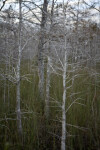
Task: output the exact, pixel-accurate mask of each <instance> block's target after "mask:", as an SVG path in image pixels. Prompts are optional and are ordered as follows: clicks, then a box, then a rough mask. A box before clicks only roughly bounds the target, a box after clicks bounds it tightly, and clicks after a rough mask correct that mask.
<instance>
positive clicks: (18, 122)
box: [16, 0, 22, 136]
mask: <svg viewBox="0 0 100 150" xmlns="http://www.w3.org/2000/svg"><path fill="white" fill-rule="evenodd" d="M21 19H22V15H21V0H19V49H18V62H17V89H16V90H17V91H16V95H17V97H16V114H17V128H18V133H19V135H20V136H22V122H21V109H20V100H21V98H20V65H21V52H22V49H21Z"/></svg>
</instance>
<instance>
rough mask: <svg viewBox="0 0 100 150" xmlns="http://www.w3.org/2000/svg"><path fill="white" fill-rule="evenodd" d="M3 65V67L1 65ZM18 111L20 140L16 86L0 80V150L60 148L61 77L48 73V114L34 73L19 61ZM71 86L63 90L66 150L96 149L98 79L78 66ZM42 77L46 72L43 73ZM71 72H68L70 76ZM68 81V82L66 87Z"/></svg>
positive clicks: (99, 122) (99, 132) (99, 105)
mask: <svg viewBox="0 0 100 150" xmlns="http://www.w3.org/2000/svg"><path fill="white" fill-rule="evenodd" d="M3 67H4V66H3ZM21 74H22V75H25V74H26V76H27V79H28V81H27V80H22V81H21V112H22V126H23V142H21V141H20V140H19V137H18V133H17V125H16V124H17V123H16V87H15V85H14V84H12V83H11V82H9V81H6V89H5V92H6V94H5V96H6V98H5V102H4V82H5V81H4V80H0V150H22V149H24V150H60V145H61V144H60V141H61V139H60V137H61V109H60V107H59V105H60V104H61V102H62V92H63V89H62V77H61V76H58V75H55V74H52V75H51V86H50V115H49V120H46V118H45V115H44V109H45V100H44V101H43V100H41V99H40V97H39V91H38V75H37V72H35V71H33V72H32V71H30V69H29V68H28V64H27V62H25V63H22V67H21ZM75 74H79V75H78V76H77V77H75V79H74V84H73V87H71V88H69V89H68V90H67V97H66V110H67V108H69V107H70V105H71V107H70V108H69V110H68V111H67V124H66V128H67V140H66V145H67V147H68V150H70V149H71V150H97V149H98V148H99V147H100V126H99V125H100V109H99V108H100V78H99V77H98V78H97V79H96V82H95V78H94V76H92V75H90V73H89V72H88V71H87V70H86V69H84V68H83V69H80V70H78V71H77V72H75ZM45 76H46V75H45ZM71 77H72V75H71V74H70V75H69V78H71ZM70 85H71V82H69V83H68V86H70Z"/></svg>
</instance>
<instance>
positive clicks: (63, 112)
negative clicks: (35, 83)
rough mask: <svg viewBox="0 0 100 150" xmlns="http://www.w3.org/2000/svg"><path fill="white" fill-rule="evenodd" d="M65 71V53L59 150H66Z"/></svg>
mask: <svg viewBox="0 0 100 150" xmlns="http://www.w3.org/2000/svg"><path fill="white" fill-rule="evenodd" d="M66 71H67V53H66V51H65V60H64V71H63V102H62V137H61V150H66Z"/></svg>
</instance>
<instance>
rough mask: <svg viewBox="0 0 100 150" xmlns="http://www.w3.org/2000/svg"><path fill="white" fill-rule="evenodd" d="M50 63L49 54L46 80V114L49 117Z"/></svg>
mask: <svg viewBox="0 0 100 150" xmlns="http://www.w3.org/2000/svg"><path fill="white" fill-rule="evenodd" d="M50 63H51V59H50V57H49V56H48V62H47V80H46V99H45V104H46V106H45V114H46V117H47V118H48V116H49V91H50Z"/></svg>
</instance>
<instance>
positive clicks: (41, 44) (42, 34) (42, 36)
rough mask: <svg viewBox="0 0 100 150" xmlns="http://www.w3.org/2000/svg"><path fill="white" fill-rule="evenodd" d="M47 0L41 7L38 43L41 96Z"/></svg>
mask: <svg viewBox="0 0 100 150" xmlns="http://www.w3.org/2000/svg"><path fill="white" fill-rule="evenodd" d="M47 7H48V0H44V3H43V8H42V19H41V27H40V28H41V29H40V37H39V44H38V67H39V91H40V95H41V97H43V95H44V44H45V32H46V21H47Z"/></svg>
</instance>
